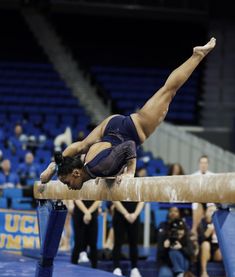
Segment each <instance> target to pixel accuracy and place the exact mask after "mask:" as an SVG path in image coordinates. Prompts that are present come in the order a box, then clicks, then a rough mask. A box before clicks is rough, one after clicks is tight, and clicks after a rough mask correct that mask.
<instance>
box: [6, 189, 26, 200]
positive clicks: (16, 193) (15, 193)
mask: <svg viewBox="0 0 235 277" xmlns="http://www.w3.org/2000/svg"><path fill="white" fill-rule="evenodd" d="M3 197H6V198H19V197H22V189H20V188H5V189H3Z"/></svg>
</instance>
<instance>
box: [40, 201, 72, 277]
mask: <svg viewBox="0 0 235 277" xmlns="http://www.w3.org/2000/svg"><path fill="white" fill-rule="evenodd" d="M66 215H67V208H66V206H65V205H64V204H63V202H62V201H39V206H38V208H37V216H38V226H39V237H40V245H41V248H40V256H41V258H40V260H39V261H38V263H37V267H36V273H35V277H51V276H52V274H53V262H54V258H55V256H56V254H57V251H58V248H59V243H60V238H61V234H62V232H63V228H64V223H65V219H66Z"/></svg>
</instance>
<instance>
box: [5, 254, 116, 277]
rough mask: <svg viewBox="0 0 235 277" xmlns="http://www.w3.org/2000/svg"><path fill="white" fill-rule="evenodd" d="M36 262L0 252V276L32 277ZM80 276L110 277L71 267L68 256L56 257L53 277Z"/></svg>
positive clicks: (96, 271)
mask: <svg viewBox="0 0 235 277" xmlns="http://www.w3.org/2000/svg"><path fill="white" fill-rule="evenodd" d="M35 265H36V260H35V259H33V258H29V257H25V256H22V255H16V254H12V253H7V252H3V251H0V276H1V277H3V276H8V277H13V276H17V277H23V276H24V277H33V276H34V274H35ZM61 276H69V277H72V276H82V277H94V276H96V277H112V276H115V275H113V274H111V273H109V272H104V271H101V270H94V269H91V268H89V267H84V266H78V265H73V264H71V263H69V258H68V255H58V256H57V258H56V260H55V264H54V274H53V277H61Z"/></svg>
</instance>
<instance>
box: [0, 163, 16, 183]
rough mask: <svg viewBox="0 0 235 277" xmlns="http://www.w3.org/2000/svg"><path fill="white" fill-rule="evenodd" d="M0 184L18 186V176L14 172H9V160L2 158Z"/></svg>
mask: <svg viewBox="0 0 235 277" xmlns="http://www.w3.org/2000/svg"><path fill="white" fill-rule="evenodd" d="M0 186H1V187H16V186H19V177H18V175H17V174H16V173H14V172H11V162H10V160H7V159H5V160H3V161H2V163H1V171H0Z"/></svg>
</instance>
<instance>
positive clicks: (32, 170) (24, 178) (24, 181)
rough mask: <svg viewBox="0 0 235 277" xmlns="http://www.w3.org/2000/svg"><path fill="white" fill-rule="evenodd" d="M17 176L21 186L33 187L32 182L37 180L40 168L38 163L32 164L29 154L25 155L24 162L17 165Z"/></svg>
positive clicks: (30, 154) (32, 157) (32, 158)
mask: <svg viewBox="0 0 235 277" xmlns="http://www.w3.org/2000/svg"><path fill="white" fill-rule="evenodd" d="M18 174H19V177H20V183H21V185H23V186H33V184H34V182H35V181H36V180H37V179H39V176H40V167H39V164H38V163H36V162H34V156H33V154H32V153H31V152H28V153H27V154H26V155H25V162H24V163H22V164H20V165H19V169H18Z"/></svg>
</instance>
